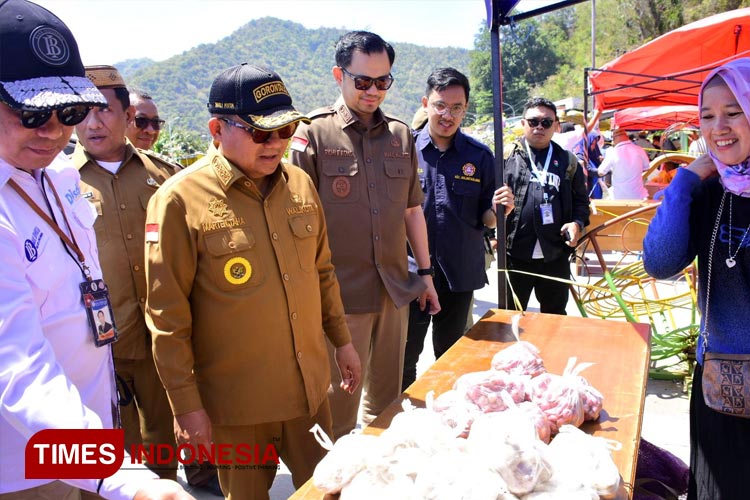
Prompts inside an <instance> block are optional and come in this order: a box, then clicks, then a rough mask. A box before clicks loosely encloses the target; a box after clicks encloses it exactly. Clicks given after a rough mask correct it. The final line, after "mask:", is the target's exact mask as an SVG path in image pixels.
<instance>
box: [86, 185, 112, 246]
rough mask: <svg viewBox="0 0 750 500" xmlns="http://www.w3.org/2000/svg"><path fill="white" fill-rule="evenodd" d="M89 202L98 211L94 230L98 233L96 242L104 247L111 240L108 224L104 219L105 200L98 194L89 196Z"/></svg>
mask: <svg viewBox="0 0 750 500" xmlns="http://www.w3.org/2000/svg"><path fill="white" fill-rule="evenodd" d="M88 202H89V203H91V205H92V206H93V207H94V210H95V211H96V215H97V217H96V221H95V222H94V232H95V233H96V244H97V245H99V247H102V246H103V245H106V244H107V242H108V241H109V234H107V224H106V221H105V219H104V211H105V209H106V207H105V206H104V201H103V200H102V199H101V198H100V197H98V196H93V197H91V198H89V199H88Z"/></svg>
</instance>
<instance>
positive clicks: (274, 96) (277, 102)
mask: <svg viewBox="0 0 750 500" xmlns="http://www.w3.org/2000/svg"><path fill="white" fill-rule="evenodd" d="M208 111H209V112H211V113H214V114H220V115H237V116H238V117H239V118H240V119H241V120H242V121H244V122H245V123H247V124H248V125H250V126H251V127H254V128H256V129H259V130H276V129H278V128H281V127H284V126H286V125H288V124H290V123H293V122H297V121H302V122H305V123H310V120H309V118H307V117H306V116H305V115H303V114H302V113H300V112H299V111H297V110H296V109H294V106H292V96H291V95H289V91H288V90H287V88H286V85H284V82H283V81H281V77H280V76H279V75H278V74H277V73H275V72H273V71H271V70H268V69H265V68H260V67H258V66H252V65H250V64H247V63H242V64H239V65H237V66H232V67H231V68H228V69H226V70H224V71H223V72H222V73H221V74H219V76H217V77H216V79H215V80H214V82H213V84H211V90H210V92H209V95H208Z"/></svg>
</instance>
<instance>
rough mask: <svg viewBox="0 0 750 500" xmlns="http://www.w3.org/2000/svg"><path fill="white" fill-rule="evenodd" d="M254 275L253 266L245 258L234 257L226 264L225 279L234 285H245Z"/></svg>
mask: <svg viewBox="0 0 750 500" xmlns="http://www.w3.org/2000/svg"><path fill="white" fill-rule="evenodd" d="M252 275H253V266H251V265H250V262H249V261H248V260H247V259H246V258H244V257H233V258H231V259H229V260H228V261H227V263H226V264H224V278H226V280H227V281H228V282H229V283H231V284H233V285H244V284H245V283H247V282H248V280H249V279H250V277H251V276H252Z"/></svg>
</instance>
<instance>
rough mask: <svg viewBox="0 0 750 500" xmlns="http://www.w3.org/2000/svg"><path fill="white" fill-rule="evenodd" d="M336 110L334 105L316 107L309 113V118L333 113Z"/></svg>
mask: <svg viewBox="0 0 750 500" xmlns="http://www.w3.org/2000/svg"><path fill="white" fill-rule="evenodd" d="M334 112H335V110H334V109H333V106H323V107H322V108H318V109H314V110H312V111H310V112H309V113H307V117H308V118H309V119H311V120H312V119H313V118H317V117H319V116H325V115H332V114H333V113H334Z"/></svg>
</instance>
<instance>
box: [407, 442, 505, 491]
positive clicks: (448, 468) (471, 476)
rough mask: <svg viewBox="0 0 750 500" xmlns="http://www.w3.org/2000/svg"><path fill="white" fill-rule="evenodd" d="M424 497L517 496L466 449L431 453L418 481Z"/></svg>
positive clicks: (497, 475)
mask: <svg viewBox="0 0 750 500" xmlns="http://www.w3.org/2000/svg"><path fill="white" fill-rule="evenodd" d="M414 485H415V489H416V494H417V496H418V498H420V499H424V500H457V499H461V500H517V499H518V497H516V496H515V495H513V494H512V493H510V491H508V486H507V485H506V484H505V481H503V479H502V478H501V477H500V475H499V474H497V473H496V472H492V471H490V470H489V469H487V468H486V467H484V465H483V464H481V463H480V462H478V461H477V460H476V459H475V458H474V457H472V456H471V455H469V454H468V453H465V452H458V451H453V452H444V453H438V454H437V455H435V456H433V457H431V458H430V459H429V460H428V461H427V463H426V464H425V467H424V469H423V470H422V471H421V472H420V474H419V475H418V476H417V479H416V481H415V482H414Z"/></svg>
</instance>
